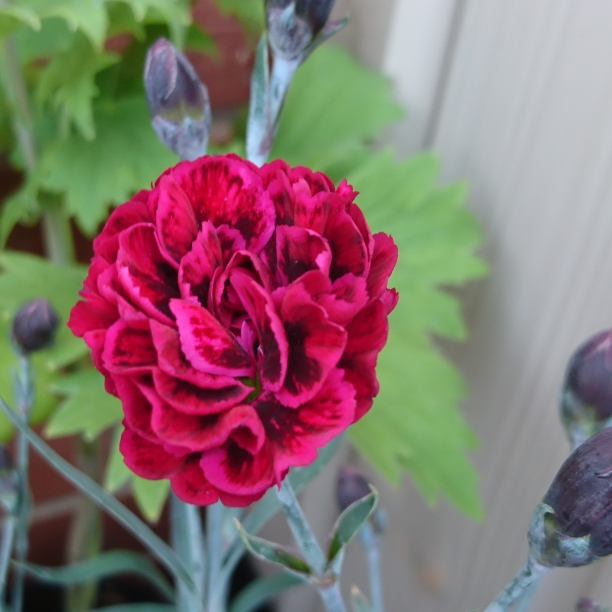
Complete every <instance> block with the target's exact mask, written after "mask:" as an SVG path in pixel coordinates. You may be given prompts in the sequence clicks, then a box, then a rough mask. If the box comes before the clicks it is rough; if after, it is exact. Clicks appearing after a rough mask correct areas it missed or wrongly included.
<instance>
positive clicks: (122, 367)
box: [102, 320, 157, 375]
mask: <svg viewBox="0 0 612 612" xmlns="http://www.w3.org/2000/svg"><path fill="white" fill-rule="evenodd" d="M102 362H103V363H104V367H105V368H106V369H107V370H108V371H109V372H111V373H112V374H123V375H125V374H144V373H147V372H149V371H150V370H151V368H154V367H155V366H156V365H157V353H156V352H155V347H154V346H153V340H152V339H151V332H149V330H143V329H134V328H132V327H128V326H127V325H126V324H125V323H124V322H123V321H121V320H119V321H117V322H116V323H115V324H114V325H112V326H111V327H110V328H109V329H108V332H107V333H106V341H105V343H104V352H103V353H102Z"/></svg>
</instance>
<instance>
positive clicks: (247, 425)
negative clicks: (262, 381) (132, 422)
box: [152, 401, 265, 453]
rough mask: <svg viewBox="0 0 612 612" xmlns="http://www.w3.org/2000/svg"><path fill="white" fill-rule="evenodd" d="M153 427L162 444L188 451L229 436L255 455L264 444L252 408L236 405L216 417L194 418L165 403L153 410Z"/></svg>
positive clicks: (208, 446) (206, 447)
mask: <svg viewBox="0 0 612 612" xmlns="http://www.w3.org/2000/svg"><path fill="white" fill-rule="evenodd" d="M152 427H153V430H154V431H155V433H156V434H157V435H158V436H159V437H160V438H162V439H163V440H164V441H166V442H169V443H171V444H175V445H177V446H180V447H183V448H187V449H189V450H191V451H199V452H203V451H208V450H211V449H213V448H216V447H219V446H221V445H223V444H224V443H225V442H227V440H228V439H229V438H230V437H232V438H233V439H234V441H235V442H237V443H238V444H239V445H240V446H241V447H243V448H244V449H245V450H247V451H249V452H251V453H255V452H257V451H258V450H259V449H260V448H261V446H262V445H263V443H264V437H265V434H264V429H263V425H262V424H261V421H260V420H259V417H258V416H257V413H256V412H255V410H253V408H252V407H251V406H247V405H244V404H242V405H239V406H235V407H234V408H230V409H229V410H226V411H224V412H222V413H221V414H218V415H209V416H196V415H189V414H183V413H181V412H178V411H177V410H174V408H172V407H171V406H169V405H168V404H166V403H165V402H161V401H160V402H157V403H156V404H155V405H154V407H153V418H152Z"/></svg>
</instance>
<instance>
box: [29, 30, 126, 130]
mask: <svg viewBox="0 0 612 612" xmlns="http://www.w3.org/2000/svg"><path fill="white" fill-rule="evenodd" d="M119 59H120V56H119V55H116V54H111V53H97V52H96V50H95V49H94V48H93V47H92V46H91V43H90V42H89V40H88V39H87V38H85V36H83V35H81V34H78V35H77V36H75V37H74V40H73V44H72V46H71V47H70V48H68V49H66V50H65V51H64V52H62V53H60V54H58V55H56V56H55V57H54V58H53V59H52V60H51V62H50V63H49V65H48V66H46V67H45V69H44V70H43V72H42V74H41V77H40V81H39V83H38V90H37V98H38V100H39V101H41V102H46V101H49V102H50V103H51V104H52V106H53V107H54V108H55V109H59V110H60V111H61V115H62V116H63V117H64V118H65V119H67V120H68V121H71V122H73V123H74V125H75V126H76V127H77V128H78V130H79V131H80V132H81V135H82V136H83V138H85V139H86V140H93V139H94V138H95V136H96V129H95V125H94V117H93V107H92V102H93V99H94V98H95V97H96V96H97V95H98V88H97V87H96V84H95V77H96V74H97V73H98V72H100V71H101V70H104V69H105V68H107V67H108V66H111V65H112V64H115V63H116V62H118V61H119Z"/></svg>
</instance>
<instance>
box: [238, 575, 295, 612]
mask: <svg viewBox="0 0 612 612" xmlns="http://www.w3.org/2000/svg"><path fill="white" fill-rule="evenodd" d="M298 584H303V581H302V580H301V579H300V578H298V577H297V576H294V575H293V574H272V575H271V576H266V577H265V578H258V579H257V580H254V581H253V582H251V583H250V584H249V585H247V586H246V587H245V588H244V589H242V590H241V591H240V593H238V595H236V597H235V598H234V600H233V601H232V603H231V604H230V607H229V612H255V610H257V609H258V608H259V607H260V606H261V605H262V604H264V603H266V602H267V601H269V600H270V599H272V597H274V596H275V595H278V594H279V593H282V592H283V591H285V590H287V589H289V588H291V587H293V586H296V585H298Z"/></svg>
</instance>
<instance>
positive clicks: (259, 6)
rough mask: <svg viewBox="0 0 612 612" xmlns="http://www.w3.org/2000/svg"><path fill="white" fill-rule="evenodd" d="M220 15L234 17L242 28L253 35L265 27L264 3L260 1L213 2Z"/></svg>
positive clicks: (221, 0)
mask: <svg viewBox="0 0 612 612" xmlns="http://www.w3.org/2000/svg"><path fill="white" fill-rule="evenodd" d="M214 2H215V4H216V5H217V6H218V7H219V10H220V11H221V13H223V14H225V15H234V16H235V17H236V18H237V19H238V20H239V21H240V23H241V24H242V26H243V27H244V28H245V29H246V30H248V31H250V32H253V33H255V34H259V33H260V32H263V30H264V27H265V15H264V3H263V2H262V1H261V0H214Z"/></svg>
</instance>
